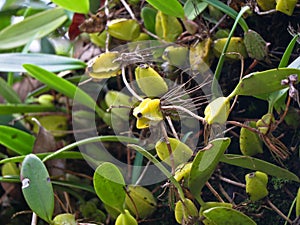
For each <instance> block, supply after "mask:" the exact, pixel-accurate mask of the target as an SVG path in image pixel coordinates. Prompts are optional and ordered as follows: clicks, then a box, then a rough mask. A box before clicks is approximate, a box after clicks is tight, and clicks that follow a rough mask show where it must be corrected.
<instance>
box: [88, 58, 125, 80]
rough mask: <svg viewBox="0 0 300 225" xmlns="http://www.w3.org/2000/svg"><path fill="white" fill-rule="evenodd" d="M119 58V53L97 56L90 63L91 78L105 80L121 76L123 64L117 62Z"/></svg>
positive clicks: (89, 72)
mask: <svg viewBox="0 0 300 225" xmlns="http://www.w3.org/2000/svg"><path fill="white" fill-rule="evenodd" d="M119 57H120V53H119V52H105V53H102V54H100V55H99V56H96V57H95V58H93V59H92V60H91V61H90V62H89V63H88V67H87V71H88V74H89V76H90V77H92V78H95V79H103V78H110V77H114V76H117V75H119V74H120V70H121V62H116V61H115V60H116V59H118V58H119Z"/></svg>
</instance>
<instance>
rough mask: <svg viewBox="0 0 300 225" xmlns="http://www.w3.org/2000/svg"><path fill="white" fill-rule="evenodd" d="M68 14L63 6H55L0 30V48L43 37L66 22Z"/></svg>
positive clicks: (22, 43) (11, 46)
mask: <svg viewBox="0 0 300 225" xmlns="http://www.w3.org/2000/svg"><path fill="white" fill-rule="evenodd" d="M66 19H67V16H66V14H65V12H64V10H63V9H62V8H54V9H50V10H46V11H43V12H41V13H37V14H35V15H33V16H30V17H27V18H25V19H24V20H23V21H21V22H19V23H16V24H13V25H11V26H9V27H6V28H4V29H3V30H2V31H1V32H0V49H11V48H15V47H19V46H22V45H25V44H26V43H27V42H29V41H30V40H32V37H35V38H42V37H44V36H46V35H47V34H49V33H51V32H52V31H54V30H55V29H56V28H58V27H59V26H60V25H61V24H62V23H63V22H65V21H66Z"/></svg>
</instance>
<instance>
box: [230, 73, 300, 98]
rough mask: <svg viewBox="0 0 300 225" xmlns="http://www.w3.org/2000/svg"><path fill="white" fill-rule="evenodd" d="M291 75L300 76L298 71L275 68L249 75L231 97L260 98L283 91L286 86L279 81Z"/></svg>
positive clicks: (241, 81)
mask: <svg viewBox="0 0 300 225" xmlns="http://www.w3.org/2000/svg"><path fill="white" fill-rule="evenodd" d="M291 74H298V76H300V69H294V68H277V69H270V70H265V71H262V72H254V73H251V74H249V75H247V76H245V77H243V79H242V80H240V82H239V83H238V85H237V86H236V88H235V89H234V91H233V92H232V94H231V96H233V95H249V96H255V95H259V96H260V95H263V94H268V93H272V92H274V91H278V90H281V89H284V88H286V87H287V86H286V85H281V80H283V79H286V78H287V77H288V76H289V75H291Z"/></svg>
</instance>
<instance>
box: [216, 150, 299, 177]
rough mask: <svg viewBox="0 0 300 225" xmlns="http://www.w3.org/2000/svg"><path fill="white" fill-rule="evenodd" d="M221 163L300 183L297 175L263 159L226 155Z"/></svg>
mask: <svg viewBox="0 0 300 225" xmlns="http://www.w3.org/2000/svg"><path fill="white" fill-rule="evenodd" d="M220 161H221V162H224V163H227V164H230V165H234V166H239V167H243V168H246V169H250V170H256V171H261V172H264V173H266V174H268V175H270V176H274V177H278V178H284V179H289V180H293V181H296V182H300V179H299V177H298V176H297V175H296V174H294V173H292V172H290V171H288V170H287V169H283V168H281V167H279V166H276V165H274V164H272V163H269V162H266V161H263V160H261V159H256V158H253V157H250V156H241V155H235V154H225V155H223V156H222V157H221V159H220Z"/></svg>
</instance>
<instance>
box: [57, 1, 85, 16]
mask: <svg viewBox="0 0 300 225" xmlns="http://www.w3.org/2000/svg"><path fill="white" fill-rule="evenodd" d="M52 2H53V3H55V4H56V5H59V6H61V7H63V8H64V9H67V10H70V11H72V12H77V13H83V14H87V13H88V12H89V9H90V2H89V0H52Z"/></svg>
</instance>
